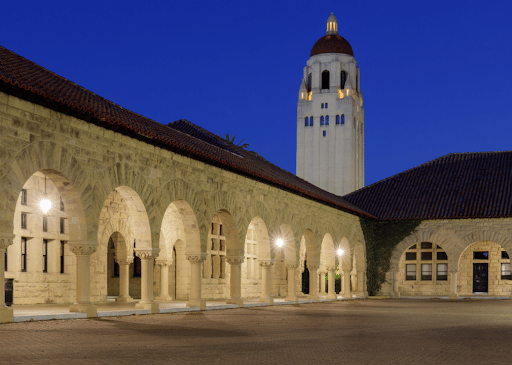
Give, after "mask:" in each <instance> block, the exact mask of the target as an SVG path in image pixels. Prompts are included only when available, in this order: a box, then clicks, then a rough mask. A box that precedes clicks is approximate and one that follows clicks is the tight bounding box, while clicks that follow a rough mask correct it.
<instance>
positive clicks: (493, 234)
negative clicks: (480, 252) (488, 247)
mask: <svg viewBox="0 0 512 365" xmlns="http://www.w3.org/2000/svg"><path fill="white" fill-rule="evenodd" d="M461 241H462V242H463V248H462V250H460V253H459V256H458V257H457V258H456V260H457V261H456V262H457V263H458V262H459V260H460V255H462V253H463V252H464V251H465V250H466V249H467V248H468V247H469V246H471V245H472V244H474V243H477V242H483V241H490V242H495V243H497V244H498V245H500V246H501V247H503V248H504V249H505V250H506V251H507V253H508V254H509V255H512V236H510V235H504V234H502V233H500V232H498V231H494V230H492V231H473V232H471V233H469V234H467V235H465V236H464V237H462V239H461Z"/></svg>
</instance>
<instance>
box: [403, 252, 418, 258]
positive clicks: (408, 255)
mask: <svg viewBox="0 0 512 365" xmlns="http://www.w3.org/2000/svg"><path fill="white" fill-rule="evenodd" d="M405 259H406V260H416V252H406V253H405Z"/></svg>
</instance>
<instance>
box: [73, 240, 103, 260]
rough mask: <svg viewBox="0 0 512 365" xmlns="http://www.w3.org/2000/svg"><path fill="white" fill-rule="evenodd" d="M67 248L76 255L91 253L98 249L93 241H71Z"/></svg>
mask: <svg viewBox="0 0 512 365" xmlns="http://www.w3.org/2000/svg"><path fill="white" fill-rule="evenodd" d="M68 246H69V249H70V250H71V252H73V253H74V254H75V255H77V256H86V255H92V254H93V253H95V252H96V250H97V249H98V243H97V242H94V241H73V242H69V243H68Z"/></svg>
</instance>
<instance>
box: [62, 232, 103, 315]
mask: <svg viewBox="0 0 512 365" xmlns="http://www.w3.org/2000/svg"><path fill="white" fill-rule="evenodd" d="M68 246H69V249H70V250H71V252H73V253H74V254H75V256H76V303H74V304H72V305H71V307H70V308H69V311H70V312H80V313H87V317H88V318H89V317H97V316H98V310H97V308H96V306H95V305H93V304H92V303H91V255H92V254H93V253H94V252H96V249H97V248H98V243H97V242H94V241H72V242H69V243H68Z"/></svg>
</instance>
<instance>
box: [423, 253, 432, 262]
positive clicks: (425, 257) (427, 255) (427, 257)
mask: <svg viewBox="0 0 512 365" xmlns="http://www.w3.org/2000/svg"><path fill="white" fill-rule="evenodd" d="M421 260H422V261H432V252H422V253H421Z"/></svg>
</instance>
